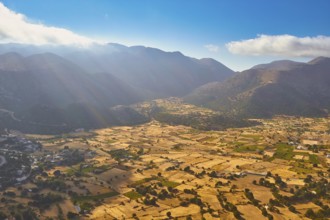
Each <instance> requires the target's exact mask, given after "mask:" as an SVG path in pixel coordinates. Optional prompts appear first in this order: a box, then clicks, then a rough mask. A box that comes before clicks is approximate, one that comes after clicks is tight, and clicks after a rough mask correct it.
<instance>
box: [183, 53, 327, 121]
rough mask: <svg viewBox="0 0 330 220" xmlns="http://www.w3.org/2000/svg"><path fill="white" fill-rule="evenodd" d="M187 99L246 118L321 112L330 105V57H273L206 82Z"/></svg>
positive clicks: (319, 114)
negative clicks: (305, 60) (300, 60)
mask: <svg viewBox="0 0 330 220" xmlns="http://www.w3.org/2000/svg"><path fill="white" fill-rule="evenodd" d="M185 100H186V101H187V102H190V103H193V104H196V105H202V106H206V107H209V108H212V109H214V110H218V111H221V112H224V113H226V114H231V115H236V116H242V117H247V118H251V117H253V118H255V117H256V118H260V117H271V116H274V115H278V114H285V115H297V116H323V115H326V114H327V113H328V110H329V108H330V58H326V57H319V58H316V59H314V60H312V61H310V62H308V63H298V62H293V61H287V60H284V61H275V62H272V63H269V64H263V65H257V66H254V67H253V68H251V69H249V70H245V71H243V72H240V73H236V74H235V75H234V76H233V77H231V78H229V79H227V80H225V81H224V82H212V83H209V84H205V85H203V86H201V87H200V88H198V89H196V90H195V91H193V92H192V93H191V94H189V95H187V96H186V97H185Z"/></svg>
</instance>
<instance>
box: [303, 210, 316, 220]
mask: <svg viewBox="0 0 330 220" xmlns="http://www.w3.org/2000/svg"><path fill="white" fill-rule="evenodd" d="M305 216H306V217H307V218H311V219H313V218H314V217H315V213H314V211H313V209H307V211H306V213H305Z"/></svg>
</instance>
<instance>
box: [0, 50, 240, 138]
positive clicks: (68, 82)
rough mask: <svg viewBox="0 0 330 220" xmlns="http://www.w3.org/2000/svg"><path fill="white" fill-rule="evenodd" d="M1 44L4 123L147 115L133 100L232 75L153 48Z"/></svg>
mask: <svg viewBox="0 0 330 220" xmlns="http://www.w3.org/2000/svg"><path fill="white" fill-rule="evenodd" d="M101 49H102V50H101ZM8 50H10V51H11V52H8ZM47 50H48V51H51V52H46V51H47ZM0 51H1V52H5V53H4V54H2V55H0V119H1V121H2V123H1V127H2V128H12V129H20V130H23V131H25V132H45V131H47V132H50V131H55V132H57V131H69V130H72V129H74V128H80V127H84V128H97V127H104V126H109V125H122V124H135V123H141V122H145V121H147V120H148V119H147V118H145V116H143V115H141V114H139V113H138V112H136V111H134V109H132V108H130V107H127V105H130V104H133V103H137V102H139V101H145V100H151V99H154V98H162V97H169V96H183V95H186V94H188V93H189V92H191V91H192V90H193V89H195V88H197V87H199V86H201V85H203V84H205V83H208V82H213V81H220V80H223V79H225V78H227V77H229V76H230V75H232V74H233V71H232V70H230V69H228V68H227V67H225V66H224V65H222V64H221V63H219V62H217V61H215V60H212V59H201V60H198V59H194V58H190V57H186V56H184V55H182V54H181V53H179V52H174V53H169V52H164V51H161V50H158V49H153V48H146V47H125V46H121V45H106V46H105V48H99V51H98V50H97V48H93V49H88V50H86V49H75V48H69V49H68V48H65V49H62V50H60V49H59V48H43V47H35V46H26V45H10V47H9V46H8V45H2V46H0ZM118 105H121V107H118ZM124 106H126V107H124Z"/></svg>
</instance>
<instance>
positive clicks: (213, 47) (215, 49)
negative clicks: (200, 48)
mask: <svg viewBox="0 0 330 220" xmlns="http://www.w3.org/2000/svg"><path fill="white" fill-rule="evenodd" d="M204 47H205V48H206V49H207V50H208V51H210V52H214V53H217V52H219V47H218V46H217V45H214V44H207V45H204Z"/></svg>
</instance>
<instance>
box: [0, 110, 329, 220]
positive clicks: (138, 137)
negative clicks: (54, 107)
mask: <svg viewBox="0 0 330 220" xmlns="http://www.w3.org/2000/svg"><path fill="white" fill-rule="evenodd" d="M258 121H259V122H261V125H258V126H254V127H248V128H235V129H227V130H225V131H200V130H195V129H192V128H190V127H186V126H171V125H167V124H162V123H159V122H157V121H152V122H150V123H147V124H143V125H139V126H131V127H113V128H107V129H101V130H96V131H92V132H81V133H72V134H69V135H62V136H43V135H27V136H26V137H28V138H30V139H34V140H38V141H39V142H40V143H41V144H42V146H43V149H42V150H41V151H38V152H35V153H33V157H34V158H35V160H36V161H37V162H36V164H37V165H38V166H39V167H43V171H38V172H35V174H34V175H32V177H31V179H30V180H28V181H25V182H22V183H21V184H19V185H18V186H13V187H9V188H7V189H5V192H7V194H8V192H14V193H15V196H10V195H9V196H8V195H7V194H6V193H2V195H1V196H0V197H1V201H2V203H1V204H0V206H1V207H0V208H1V210H3V212H4V213H7V214H8V213H10V210H17V208H15V207H16V206H17V205H18V204H21V205H22V206H23V207H25V206H28V205H30V207H32V210H34V212H35V213H37V216H38V217H39V218H41V219H46V217H51V218H53V219H66V218H70V219H74V218H83V219H172V218H173V219H202V218H204V219H219V218H220V219H256V220H257V219H279V220H280V219H316V218H317V217H319V219H322V218H323V219H326V218H329V217H330V213H329V212H330V210H329V205H330V204H329V203H330V184H329V164H330V161H329V160H330V159H329V157H330V134H329V130H330V119H329V118H320V119H310V118H295V117H284V116H283V117H277V118H274V119H271V120H258ZM68 155H69V156H71V157H69V156H68ZM72 155H76V156H72ZM68 157H69V158H70V159H69V160H66V159H67V158H68ZM78 157H81V159H80V160H76V159H77V158H78ZM75 160H76V161H75ZM52 183H54V184H52ZM23 191H24V192H25V191H26V193H24V194H23V193H22V192H23ZM34 192H37V194H39V195H40V194H43V195H45V196H47V195H48V196H49V193H51V195H53V194H54V195H60V196H61V199H59V200H58V201H57V200H56V199H54V198H52V199H49V198H48V199H49V200H46V201H47V202H49V205H48V206H45V207H43V206H42V205H40V204H39V203H36V202H35V201H39V200H40V198H36V196H35V193H34ZM49 197H51V196H49ZM38 199H39V200H38ZM41 201H43V200H41ZM11 207H14V208H11ZM7 209H8V210H7ZM68 213H69V214H68ZM78 214H79V217H78Z"/></svg>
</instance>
